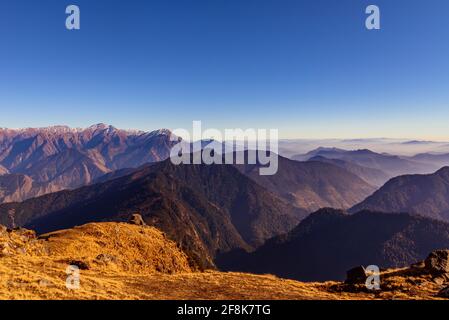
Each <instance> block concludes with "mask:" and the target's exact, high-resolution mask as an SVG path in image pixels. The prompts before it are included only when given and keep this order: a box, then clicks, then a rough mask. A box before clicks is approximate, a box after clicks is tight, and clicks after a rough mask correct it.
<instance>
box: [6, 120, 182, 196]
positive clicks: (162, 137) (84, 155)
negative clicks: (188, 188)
mask: <svg viewBox="0 0 449 320" xmlns="http://www.w3.org/2000/svg"><path fill="white" fill-rule="evenodd" d="M170 135H171V132H170V131H169V130H166V129H161V130H156V131H153V132H142V131H128V130H120V129H117V128H114V127H113V126H110V125H105V124H97V125H94V126H91V127H89V128H87V129H71V128H69V127H65V126H56V127H48V128H38V129H32V128H30V129H18V130H14V129H0V188H1V189H0V203H2V202H11V201H22V200H26V199H28V198H32V197H35V196H38V195H42V194H46V193H49V192H55V191H59V190H63V189H72V188H76V187H80V186H83V185H86V184H89V183H91V182H92V181H93V180H95V179H96V178H98V177H100V176H102V175H104V174H106V173H109V172H111V171H114V170H118V169H122V168H131V167H132V168H134V167H138V166H140V165H143V164H145V163H149V162H155V161H161V160H164V159H166V158H167V157H168V156H169V152H170V149H171V146H172V145H173V144H174V143H175V142H173V141H170Z"/></svg>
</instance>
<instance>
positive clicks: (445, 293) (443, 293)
mask: <svg viewBox="0 0 449 320" xmlns="http://www.w3.org/2000/svg"><path fill="white" fill-rule="evenodd" d="M438 296H439V297H442V298H446V299H449V286H448V287H446V288H444V289H441V290H440V292H438Z"/></svg>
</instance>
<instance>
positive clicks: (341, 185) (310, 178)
mask: <svg viewBox="0 0 449 320" xmlns="http://www.w3.org/2000/svg"><path fill="white" fill-rule="evenodd" d="M278 161H279V163H278V171H277V173H276V174H275V175H271V176H270V175H265V176H263V175H260V174H259V167H260V165H238V166H237V167H238V169H239V170H240V171H241V172H242V173H244V174H245V175H247V176H248V177H250V178H251V179H252V180H254V181H256V182H257V183H258V184H260V185H261V186H264V187H265V188H267V189H268V190H271V191H272V192H274V193H276V194H278V195H279V196H281V197H282V198H284V199H285V200H287V201H289V202H290V203H292V204H293V205H295V206H297V207H299V208H302V209H304V210H306V211H308V212H313V211H315V210H318V209H319V208H323V207H334V208H345V209H347V208H350V207H351V206H352V205H354V204H355V203H358V202H359V201H362V200H363V199H365V198H366V197H367V196H368V195H370V194H372V193H373V192H374V190H375V188H374V187H373V186H371V185H369V184H368V183H367V182H365V181H364V180H362V179H361V178H359V177H358V176H356V175H355V174H353V173H351V172H349V171H348V170H346V169H344V168H341V167H339V166H336V165H333V164H328V163H324V162H319V161H307V162H300V161H294V160H290V159H287V158H284V157H281V156H279V159H278Z"/></svg>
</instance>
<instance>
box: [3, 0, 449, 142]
mask: <svg viewBox="0 0 449 320" xmlns="http://www.w3.org/2000/svg"><path fill="white" fill-rule="evenodd" d="M75 2H76V4H77V5H78V6H79V7H80V9H81V30H79V31H68V30H66V29H65V27H64V22H65V18H66V15H65V5H66V4H65V3H61V2H60V1H57V0H48V1H45V2H44V3H41V4H39V6H36V5H34V6H33V7H32V9H30V8H31V5H32V4H34V2H32V1H30V0H15V1H3V2H2V3H1V4H0V40H1V41H2V47H3V49H2V50H1V51H0V70H2V72H1V73H0V111H1V113H2V116H1V119H0V127H7V128H23V127H46V126H49V125H69V126H71V127H88V126H90V125H92V124H94V123H99V122H105V123H110V124H113V125H114V126H116V127H118V128H130V129H140V130H145V131H149V130H155V129H159V128H171V129H175V128H186V129H190V128H191V126H192V121H193V120H201V121H202V122H203V124H204V126H205V127H207V128H218V129H224V128H237V127H239V128H278V129H279V130H280V137H281V138H284V139H293V138H304V139H326V138H335V139H355V138H379V137H384V138H398V139H404V140H432V141H449V130H448V129H447V119H449V105H448V104H449V90H448V88H449V60H448V59H447V57H448V56H449V42H448V41H447V38H448V36H449V34H448V32H449V21H448V20H447V18H446V13H447V12H449V3H448V2H447V1H443V0H431V1H424V0H407V1H395V2H391V1H386V0H376V1H375V4H376V5H378V6H379V7H380V9H381V19H382V20H381V25H382V29H381V30H380V31H368V30H366V29H365V28H364V20H365V18H366V15H365V13H364V11H365V8H366V6H367V5H369V4H372V3H371V2H372V1H365V0H361V1H351V0H342V1H338V2H330V1H325V0H314V1H312V0H303V1H297V0H284V1H281V2H279V1H275V0H261V1H255V0H247V1H238V0H217V1H210V0H195V1H192V2H189V3H186V2H184V1H180V0H170V1H162V0H160V1H151V2H148V1H136V2H133V3H132V4H130V3H129V2H125V1H113V2H111V3H110V4H109V5H108V6H105V5H104V3H101V2H100V1H87V0H77V1H75Z"/></svg>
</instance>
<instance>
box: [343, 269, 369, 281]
mask: <svg viewBox="0 0 449 320" xmlns="http://www.w3.org/2000/svg"><path fill="white" fill-rule="evenodd" d="M367 277H368V275H367V274H366V270H365V268H364V267H363V266H358V267H355V268H352V269H351V270H348V271H346V281H345V283H346V284H360V283H365V281H366V278H367Z"/></svg>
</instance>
